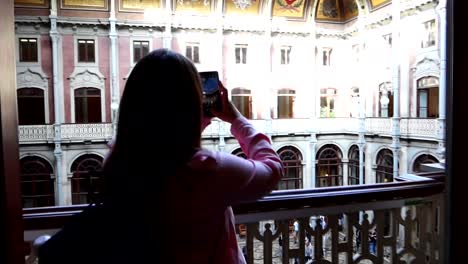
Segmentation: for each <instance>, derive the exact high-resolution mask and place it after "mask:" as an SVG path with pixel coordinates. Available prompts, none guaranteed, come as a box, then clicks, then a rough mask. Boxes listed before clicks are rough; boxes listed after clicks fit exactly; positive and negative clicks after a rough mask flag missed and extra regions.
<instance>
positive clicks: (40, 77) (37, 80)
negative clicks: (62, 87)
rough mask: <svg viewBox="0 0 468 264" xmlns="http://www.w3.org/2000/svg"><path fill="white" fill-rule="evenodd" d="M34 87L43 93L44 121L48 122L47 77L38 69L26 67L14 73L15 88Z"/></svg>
mask: <svg viewBox="0 0 468 264" xmlns="http://www.w3.org/2000/svg"><path fill="white" fill-rule="evenodd" d="M24 88H36V89H40V90H42V91H43V94H44V121H45V123H46V124H47V123H49V122H50V119H49V79H48V77H47V76H46V75H45V74H44V73H42V71H40V70H33V69H31V68H27V69H25V70H24V71H20V72H19V73H18V74H17V75H16V89H17V90H20V89H24Z"/></svg>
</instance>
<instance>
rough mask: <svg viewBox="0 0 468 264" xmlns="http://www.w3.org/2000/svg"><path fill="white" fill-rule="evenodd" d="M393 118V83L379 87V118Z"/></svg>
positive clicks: (386, 83)
mask: <svg viewBox="0 0 468 264" xmlns="http://www.w3.org/2000/svg"><path fill="white" fill-rule="evenodd" d="M392 116H393V88H392V83H391V82H385V83H382V84H380V85H379V117H392Z"/></svg>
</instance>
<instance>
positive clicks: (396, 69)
mask: <svg viewBox="0 0 468 264" xmlns="http://www.w3.org/2000/svg"><path fill="white" fill-rule="evenodd" d="M392 42H393V43H392V59H393V63H392V64H393V65H392V88H393V118H392V128H393V129H392V146H391V149H392V151H393V178H395V177H397V176H398V162H399V157H400V60H399V57H400V45H401V44H400V1H392Z"/></svg>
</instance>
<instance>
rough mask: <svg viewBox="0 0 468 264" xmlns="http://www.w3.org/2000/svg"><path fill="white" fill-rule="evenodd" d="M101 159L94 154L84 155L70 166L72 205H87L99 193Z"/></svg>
mask: <svg viewBox="0 0 468 264" xmlns="http://www.w3.org/2000/svg"><path fill="white" fill-rule="evenodd" d="M102 161H103V158H102V157H100V156H98V155H94V154H85V155H82V156H80V157H79V158H77V159H76V160H75V161H74V162H73V164H72V166H71V172H72V174H73V176H72V182H71V187H72V204H84V203H89V202H90V201H91V199H92V197H88V196H89V194H92V195H96V194H99V192H100V184H101V181H100V176H101V173H100V172H101V170H102Z"/></svg>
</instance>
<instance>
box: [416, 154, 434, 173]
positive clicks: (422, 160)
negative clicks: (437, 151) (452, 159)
mask: <svg viewBox="0 0 468 264" xmlns="http://www.w3.org/2000/svg"><path fill="white" fill-rule="evenodd" d="M438 162H439V160H438V159H437V158H436V157H434V156H432V155H429V154H423V155H419V156H418V157H417V158H416V160H415V161H414V163H413V172H414V173H419V172H424V171H423V169H422V166H421V165H422V164H428V163H438Z"/></svg>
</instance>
